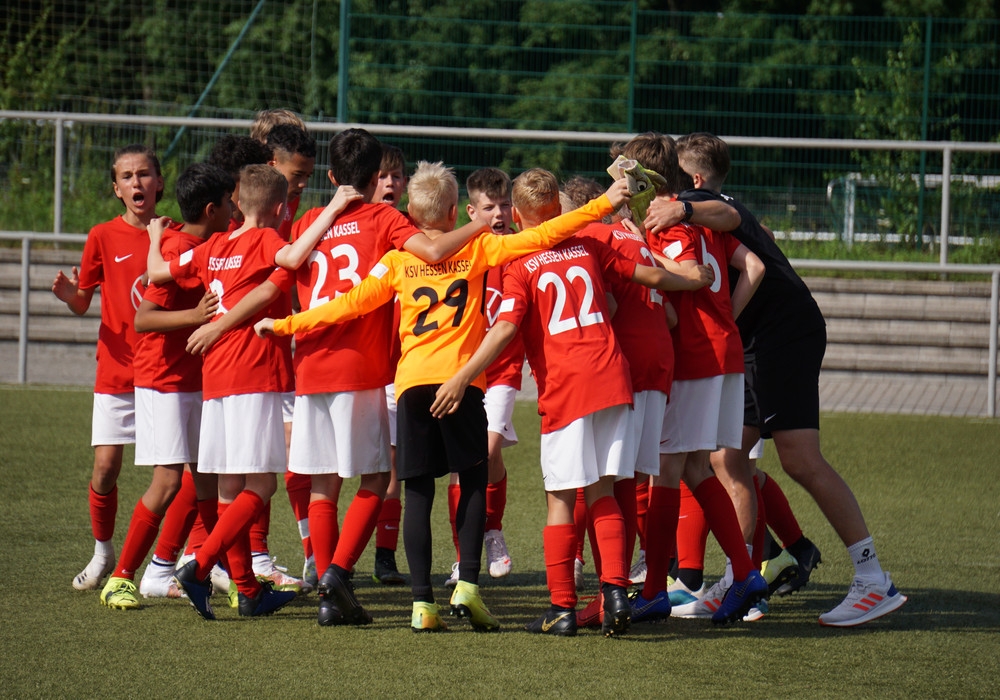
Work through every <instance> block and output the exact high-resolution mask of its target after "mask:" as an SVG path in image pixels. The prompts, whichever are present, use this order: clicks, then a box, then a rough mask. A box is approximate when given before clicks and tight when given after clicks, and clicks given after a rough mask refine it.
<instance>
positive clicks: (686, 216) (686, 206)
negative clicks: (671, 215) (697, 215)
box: [681, 201, 694, 222]
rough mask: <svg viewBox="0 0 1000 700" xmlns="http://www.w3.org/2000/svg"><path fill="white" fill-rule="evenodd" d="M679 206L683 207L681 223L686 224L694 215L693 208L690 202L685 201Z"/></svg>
mask: <svg viewBox="0 0 1000 700" xmlns="http://www.w3.org/2000/svg"><path fill="white" fill-rule="evenodd" d="M681 204H682V205H683V206H684V216H683V217H682V218H681V221H684V222H688V221H690V220H691V215H692V214H694V206H692V204H691V202H687V201H682V202H681Z"/></svg>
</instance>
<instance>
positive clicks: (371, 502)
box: [317, 489, 382, 571]
mask: <svg viewBox="0 0 1000 700" xmlns="http://www.w3.org/2000/svg"><path fill="white" fill-rule="evenodd" d="M381 506H382V499H381V498H379V496H378V494H376V493H373V492H371V491H368V490H364V489H363V490H361V491H358V493H357V495H356V496H354V499H353V500H352V501H351V505H350V506H348V508H347V513H346V514H345V515H344V528H343V531H342V532H341V533H340V541H339V542H337V549H336V551H335V552H334V553H333V563H334V564H336V565H337V566H339V567H340V568H342V569H344V570H345V571H350V570H351V569H353V568H354V565H355V564H357V563H358V559H360V558H361V553H362V552H364V551H365V547H367V546H368V540H370V539H371V537H372V531H374V530H375V522H376V521H377V519H378V513H379V509H380V508H381ZM317 570H318V569H317Z"/></svg>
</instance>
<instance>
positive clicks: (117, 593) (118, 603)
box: [101, 576, 142, 610]
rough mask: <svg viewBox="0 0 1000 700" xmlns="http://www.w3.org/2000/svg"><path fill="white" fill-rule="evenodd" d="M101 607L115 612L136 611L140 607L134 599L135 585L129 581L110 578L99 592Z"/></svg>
mask: <svg viewBox="0 0 1000 700" xmlns="http://www.w3.org/2000/svg"><path fill="white" fill-rule="evenodd" d="M101 605H107V606H108V607H109V608H114V609H115V610H138V609H139V608H141V607H142V606H141V605H139V601H138V600H137V599H136V597H135V583H134V582H133V581H132V580H131V579H127V578H120V577H118V576H112V577H111V578H109V579H108V582H107V584H106V585H105V586H104V590H103V591H101Z"/></svg>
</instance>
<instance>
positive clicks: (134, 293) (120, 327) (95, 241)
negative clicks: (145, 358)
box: [79, 216, 149, 394]
mask: <svg viewBox="0 0 1000 700" xmlns="http://www.w3.org/2000/svg"><path fill="white" fill-rule="evenodd" d="M148 251H149V234H147V233H146V229H144V228H136V227H135V226H132V225H131V224H129V223H128V222H126V221H125V219H124V218H123V217H121V216H118V217H115V218H114V219H112V220H111V221H108V222H105V223H103V224H98V225H97V226H95V227H94V228H92V229H91V230H90V234H89V235H88V236H87V242H86V243H85V244H84V246H83V258H82V260H81V261H80V275H79V278H80V285H79V287H80V289H90V288H92V287H96V286H98V285H100V288H101V327H100V330H99V331H98V334H97V377H96V380H95V382H94V393H96V394H126V393H129V392H131V391H133V388H134V386H135V385H134V384H133V371H132V358H133V351H134V348H135V342H136V335H137V334H136V332H135V327H134V325H133V322H134V321H135V310H136V309H137V308H139V302H141V301H142V295H143V292H144V291H145V289H144V287H143V282H142V278H143V276H144V275H145V274H146V254H147V252H148Z"/></svg>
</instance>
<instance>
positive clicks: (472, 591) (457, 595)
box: [451, 581, 500, 632]
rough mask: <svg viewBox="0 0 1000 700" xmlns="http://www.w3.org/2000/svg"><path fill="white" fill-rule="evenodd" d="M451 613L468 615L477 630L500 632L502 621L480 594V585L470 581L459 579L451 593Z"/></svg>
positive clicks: (456, 615)
mask: <svg viewBox="0 0 1000 700" xmlns="http://www.w3.org/2000/svg"><path fill="white" fill-rule="evenodd" d="M451 614H452V615H454V616H455V617H466V618H468V619H469V622H470V623H472V629H474V630H475V631H476V632H498V631H499V630H500V623H499V622H498V621H497V619H496V618H495V617H493V615H491V614H490V611H489V609H487V607H486V604H485V603H483V599H482V597H480V595H479V586H477V585H476V584H474V583H469V582H468V581H459V582H458V583H457V584H456V585H455V591H454V592H453V593H452V594H451Z"/></svg>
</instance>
